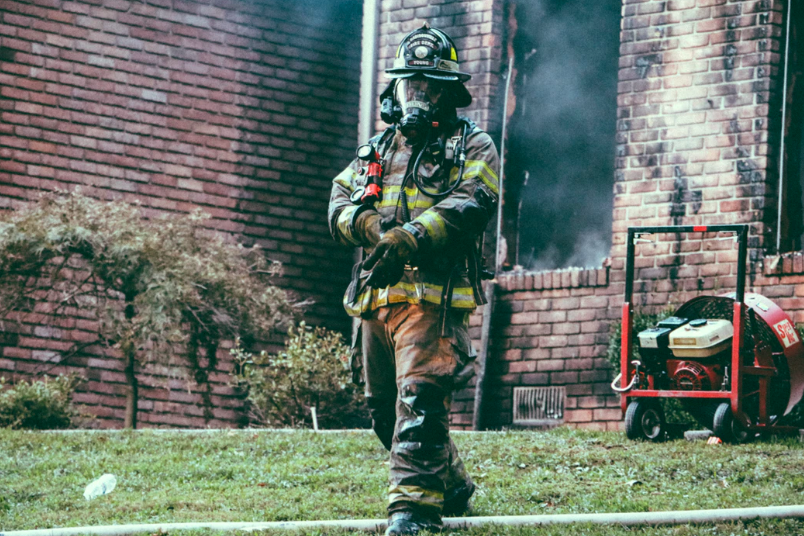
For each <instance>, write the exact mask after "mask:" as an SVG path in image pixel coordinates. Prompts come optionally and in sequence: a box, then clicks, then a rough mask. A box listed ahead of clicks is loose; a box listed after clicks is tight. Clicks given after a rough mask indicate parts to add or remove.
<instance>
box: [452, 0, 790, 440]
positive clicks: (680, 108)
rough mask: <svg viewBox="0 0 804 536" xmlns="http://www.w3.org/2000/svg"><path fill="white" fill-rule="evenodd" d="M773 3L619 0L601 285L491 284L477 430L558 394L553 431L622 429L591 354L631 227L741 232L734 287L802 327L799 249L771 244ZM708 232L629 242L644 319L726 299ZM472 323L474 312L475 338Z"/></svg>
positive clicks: (723, 272) (467, 399) (730, 264)
mask: <svg viewBox="0 0 804 536" xmlns="http://www.w3.org/2000/svg"><path fill="white" fill-rule="evenodd" d="M784 8H785V3H784V2H783V1H780V0H759V1H748V0H746V1H739V0H738V1H734V0H729V1H727V0H669V1H659V0H625V1H624V3H623V19H622V32H621V48H620V53H621V56H620V72H619V80H620V82H619V97H618V121H617V124H616V136H617V143H618V145H617V152H616V155H613V156H616V161H615V162H616V174H615V177H614V193H615V198H614V206H613V211H614V224H613V247H612V249H611V267H610V272H609V274H608V280H607V281H606V282H605V283H603V284H600V283H601V282H600V280H599V279H598V278H597V277H592V278H590V276H588V275H587V276H586V277H587V279H586V282H585V283H584V282H582V281H581V277H582V276H581V274H584V273H585V271H564V272H563V273H562V272H545V273H537V274H533V273H509V274H506V275H504V276H503V277H502V278H500V283H501V288H500V295H499V297H498V300H499V301H498V303H499V309H498V311H497V312H496V313H495V316H494V326H495V327H494V329H493V331H492V341H493V342H492V350H491V354H490V360H491V361H490V364H489V373H490V374H491V376H490V378H489V382H490V384H491V385H490V387H489V401H488V402H489V403H488V404H487V406H488V408H489V409H488V412H489V414H488V418H489V419H491V422H496V423H497V425H506V424H508V423H510V422H511V415H512V408H511V404H512V390H513V387H516V386H520V385H534V386H540V385H566V387H567V396H568V398H567V411H566V413H565V420H566V422H568V423H570V424H571V425H573V426H580V427H587V428H598V429H607V428H608V429H617V428H619V427H620V426H621V419H622V416H621V413H620V410H619V408H618V407H617V401H618V399H617V398H616V397H615V396H613V394H612V392H611V389H610V388H609V385H608V383H609V382H610V379H611V377H612V371H611V369H610V366H609V365H608V362H607V360H606V359H605V354H606V343H607V341H608V333H609V328H610V325H611V324H612V322H616V321H617V319H618V318H619V316H620V308H621V305H622V301H623V292H624V262H625V240H626V231H627V229H628V227H631V226H639V225H674V224H676V225H678V224H717V223H749V224H751V234H750V244H749V247H750V266H749V270H750V277H749V281H748V285H749V288H748V290H749V291H754V292H758V293H761V294H763V295H765V296H767V297H770V298H771V299H773V300H774V301H776V302H777V303H778V304H779V305H780V306H781V307H782V308H783V309H785V310H786V311H787V312H788V313H789V314H790V315H791V316H792V317H793V320H794V321H795V322H804V261H802V256H801V254H800V252H793V253H788V254H784V255H781V256H779V255H776V254H774V251H773V249H774V245H775V222H776V215H777V214H776V204H777V193H776V190H777V185H778V172H777V166H778V152H779V135H778V134H776V133H777V132H779V129H780V128H781V114H780V107H781V106H780V103H781V101H780V92H781V82H782V80H781V61H782V58H781V55H780V50H782V48H783V47H782V45H783V40H782V37H783V30H782V28H783V22H784V16H783V14H784V12H785V9H784ZM612 131H613V135H614V128H613V129H612ZM702 238H706V239H707V240H702ZM714 238H717V237H715V236H713V235H711V234H709V235H706V236H705V237H702V236H701V234H695V235H690V236H688V237H680V236H675V235H664V236H657V237H656V241H654V242H648V243H640V244H638V246H637V258H636V263H635V264H636V269H637V272H636V277H637V281H636V284H635V299H634V303H635V308H636V309H637V310H639V311H643V312H657V311H658V310H660V309H664V308H666V307H667V306H668V305H674V306H678V305H680V304H682V303H684V302H686V301H687V300H689V299H690V298H692V297H694V296H697V295H699V294H702V293H703V294H720V293H725V292H728V291H730V290H733V289H734V286H735V283H736V261H737V252H736V247H735V244H734V243H733V242H732V241H728V240H713V239H714ZM587 273H589V272H587ZM591 273H597V271H592V272H591ZM576 274H577V276H576ZM573 277H577V281H573V280H572V278H573ZM592 280H594V283H592ZM547 282H549V285H550V286H549V287H548V286H546V285H545V284H546V283H547ZM479 324H480V319H479V317H478V318H475V319H474V321H473V326H474V328H473V329H474V330H475V334H476V335H479ZM472 396H473V393H472V390H471V389H469V390H467V391H465V392H462V393H459V395H458V397H457V402H456V404H455V406H454V407H453V422H454V423H455V424H456V425H457V426H462V427H465V426H467V424H468V423H470V422H471V409H472V405H471V397H472Z"/></svg>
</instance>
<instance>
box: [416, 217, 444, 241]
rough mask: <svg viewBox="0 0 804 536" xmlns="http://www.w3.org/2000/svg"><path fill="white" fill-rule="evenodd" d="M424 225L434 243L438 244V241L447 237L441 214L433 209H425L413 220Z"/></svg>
mask: <svg viewBox="0 0 804 536" xmlns="http://www.w3.org/2000/svg"><path fill="white" fill-rule="evenodd" d="M413 221H415V222H418V223H421V224H422V225H424V228H425V229H427V234H428V235H430V239H431V240H432V241H433V244H434V245H439V243H440V242H442V241H444V240H446V239H447V224H446V222H445V221H444V218H442V217H441V214H439V213H438V212H436V211H435V210H427V211H425V212H422V213H421V214H419V217H418V218H416V219H415V220H413Z"/></svg>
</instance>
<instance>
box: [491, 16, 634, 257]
mask: <svg viewBox="0 0 804 536" xmlns="http://www.w3.org/2000/svg"><path fill="white" fill-rule="evenodd" d="M510 6H511V9H513V10H515V11H514V12H513V13H512V15H513V18H514V19H515V21H516V22H515V24H512V25H511V31H512V32H513V31H515V32H516V33H515V34H514V37H513V40H512V43H513V51H514V69H515V71H516V73H515V76H516V78H515V79H514V80H515V88H516V89H515V97H516V99H515V101H516V102H515V106H516V108H515V111H514V113H513V115H512V116H511V120H510V123H509V126H508V147H507V159H508V160H507V161H506V194H505V203H504V213H503V217H504V235H505V238H506V242H507V250H508V253H507V262H506V264H507V265H508V266H509V267H511V266H514V265H520V266H522V267H523V268H525V269H530V270H550V269H556V268H565V267H570V266H574V267H587V266H588V267H595V266H600V265H601V261H602V260H603V259H604V258H605V257H606V256H608V254H609V250H610V248H611V225H612V216H613V202H612V198H613V185H614V157H615V125H616V114H617V71H618V57H619V44H620V39H619V30H620V13H621V8H622V2H621V0H599V1H595V2H589V1H588V0H521V1H517V2H512V3H511V4H510ZM514 26H515V28H514Z"/></svg>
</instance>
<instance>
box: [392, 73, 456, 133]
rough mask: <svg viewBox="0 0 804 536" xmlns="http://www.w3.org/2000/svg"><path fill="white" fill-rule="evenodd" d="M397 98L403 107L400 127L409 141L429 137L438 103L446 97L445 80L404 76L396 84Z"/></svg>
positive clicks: (436, 113)
mask: <svg viewBox="0 0 804 536" xmlns="http://www.w3.org/2000/svg"><path fill="white" fill-rule="evenodd" d="M395 92H396V100H397V102H398V103H399V106H400V107H401V108H402V119H401V120H400V121H399V129H400V131H401V132H402V135H403V136H405V137H406V138H407V139H408V141H409V142H411V143H414V144H415V143H418V142H419V141H422V140H424V139H426V138H427V133H428V132H429V130H430V127H431V126H432V123H433V121H434V120H435V118H436V117H437V116H438V104H439V102H442V101H443V99H444V98H445V93H446V91H445V88H444V84H443V82H441V81H439V80H432V79H429V78H424V77H419V76H416V77H411V78H402V79H401V80H399V81H398V82H397V84H396V88H395Z"/></svg>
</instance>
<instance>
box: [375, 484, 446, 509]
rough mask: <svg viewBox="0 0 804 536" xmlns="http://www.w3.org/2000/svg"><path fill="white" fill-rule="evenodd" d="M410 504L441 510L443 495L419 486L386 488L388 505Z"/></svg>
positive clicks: (392, 486)
mask: <svg viewBox="0 0 804 536" xmlns="http://www.w3.org/2000/svg"><path fill="white" fill-rule="evenodd" d="M397 502H412V503H415V504H418V505H419V506H424V507H430V508H439V509H440V508H441V505H442V504H443V503H444V493H443V492H441V491H435V490H429V489H424V488H422V487H419V486H401V485H391V486H389V487H388V504H394V503H397Z"/></svg>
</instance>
